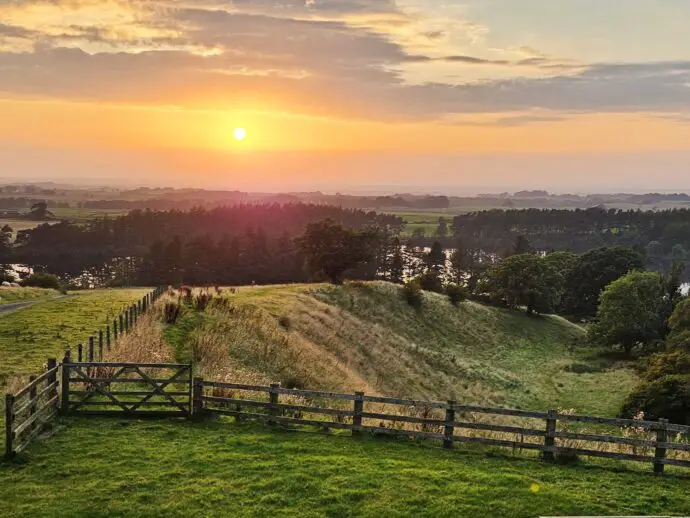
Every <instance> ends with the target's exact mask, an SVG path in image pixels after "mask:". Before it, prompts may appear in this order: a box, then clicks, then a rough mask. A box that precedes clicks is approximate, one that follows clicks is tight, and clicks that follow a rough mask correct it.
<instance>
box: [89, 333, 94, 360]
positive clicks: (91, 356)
mask: <svg viewBox="0 0 690 518" xmlns="http://www.w3.org/2000/svg"><path fill="white" fill-rule="evenodd" d="M93 344H94V338H93V336H89V361H90V362H92V361H93Z"/></svg>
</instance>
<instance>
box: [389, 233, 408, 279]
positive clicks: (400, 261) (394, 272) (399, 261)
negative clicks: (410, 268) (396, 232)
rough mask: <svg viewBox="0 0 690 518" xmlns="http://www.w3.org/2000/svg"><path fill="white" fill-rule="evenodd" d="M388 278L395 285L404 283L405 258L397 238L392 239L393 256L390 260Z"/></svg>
mask: <svg viewBox="0 0 690 518" xmlns="http://www.w3.org/2000/svg"><path fill="white" fill-rule="evenodd" d="M389 278H390V281H391V282H394V283H395V284H402V283H403V282H405V256H404V254H403V247H402V244H401V243H400V239H398V238H397V237H396V238H394V239H393V255H392V256H391V260H390V274H389Z"/></svg>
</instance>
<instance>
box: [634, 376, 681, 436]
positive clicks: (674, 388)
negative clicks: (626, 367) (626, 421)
mask: <svg viewBox="0 0 690 518" xmlns="http://www.w3.org/2000/svg"><path fill="white" fill-rule="evenodd" d="M639 411H642V412H644V414H645V419H647V420H649V421H655V420H657V419H659V418H662V417H663V418H666V419H668V420H669V421H671V422H673V423H676V424H685V425H690V376H683V375H672V376H664V377H663V378H659V379H656V380H654V381H651V382H646V383H643V384H641V385H640V386H639V387H637V388H636V389H635V390H634V391H633V392H632V393H631V394H630V395H629V396H628V397H627V399H626V400H625V403H623V409H622V410H621V417H626V418H633V417H634V416H635V415H636V414H637V413H638V412H639Z"/></svg>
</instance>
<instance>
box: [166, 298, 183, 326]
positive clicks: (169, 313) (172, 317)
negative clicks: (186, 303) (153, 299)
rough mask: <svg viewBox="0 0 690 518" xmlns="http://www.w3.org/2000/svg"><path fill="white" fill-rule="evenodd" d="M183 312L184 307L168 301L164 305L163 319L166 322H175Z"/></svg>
mask: <svg viewBox="0 0 690 518" xmlns="http://www.w3.org/2000/svg"><path fill="white" fill-rule="evenodd" d="M181 313H182V307H181V306H180V304H178V303H176V302H166V303H165V305H164V306H163V321H164V322H165V323H166V324H175V322H177V319H178V318H179V317H180V314H181Z"/></svg>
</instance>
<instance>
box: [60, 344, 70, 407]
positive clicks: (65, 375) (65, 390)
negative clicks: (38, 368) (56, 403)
mask: <svg viewBox="0 0 690 518" xmlns="http://www.w3.org/2000/svg"><path fill="white" fill-rule="evenodd" d="M70 355H71V353H70V350H69V349H67V350H66V351H65V357H64V358H63V359H62V386H61V387H60V388H61V389H62V397H61V401H60V413H61V414H62V415H67V412H68V411H69V362H70Z"/></svg>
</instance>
